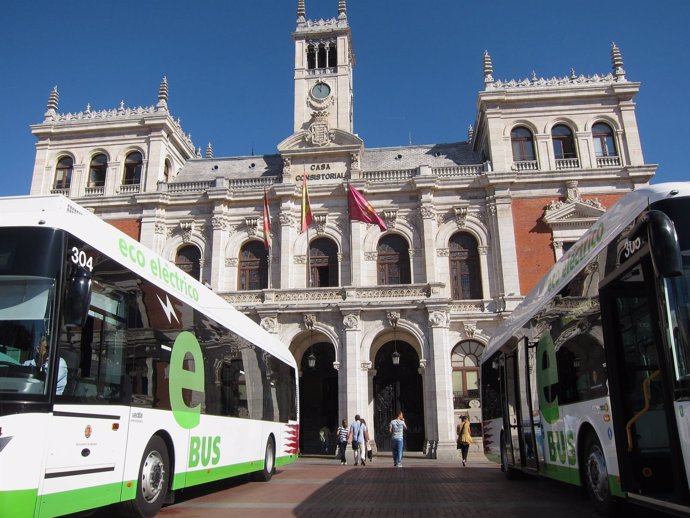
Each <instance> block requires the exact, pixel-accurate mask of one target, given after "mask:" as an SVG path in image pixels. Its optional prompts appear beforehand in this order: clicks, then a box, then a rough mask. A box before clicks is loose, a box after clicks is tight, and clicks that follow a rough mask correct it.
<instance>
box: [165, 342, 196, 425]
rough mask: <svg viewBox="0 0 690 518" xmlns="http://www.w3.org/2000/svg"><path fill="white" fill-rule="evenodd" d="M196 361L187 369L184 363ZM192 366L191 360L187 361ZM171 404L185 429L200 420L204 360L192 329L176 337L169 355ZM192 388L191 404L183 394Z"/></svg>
mask: <svg viewBox="0 0 690 518" xmlns="http://www.w3.org/2000/svg"><path fill="white" fill-rule="evenodd" d="M190 360H191V362H193V366H192V368H193V369H194V370H187V369H186V368H185V363H187V362H189V361H190ZM187 364H188V365H189V363H187ZM168 387H169V389H170V406H171V407H172V412H173V416H175V421H177V424H179V425H180V426H181V427H182V428H186V429H188V430H189V429H191V428H194V427H195V426H197V425H198V424H199V421H200V420H201V403H197V404H196V405H194V401H199V398H198V397H197V394H198V393H201V395H202V398H203V394H204V359H203V357H202V355H201V347H200V346H199V342H198V341H197V339H196V337H195V336H194V335H193V334H192V333H190V332H189V331H182V332H181V333H180V334H179V335H177V338H176V339H175V344H174V345H173V349H172V354H171V355H170V382H169V384H168ZM183 390H189V391H192V393H193V395H192V398H191V404H192V405H193V406H189V405H187V403H185V400H184V398H183V397H182V391H183Z"/></svg>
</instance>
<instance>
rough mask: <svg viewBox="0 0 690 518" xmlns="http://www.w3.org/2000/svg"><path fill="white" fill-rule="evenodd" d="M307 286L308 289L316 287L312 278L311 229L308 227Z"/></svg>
mask: <svg viewBox="0 0 690 518" xmlns="http://www.w3.org/2000/svg"><path fill="white" fill-rule="evenodd" d="M309 226H311V225H309ZM307 284H308V288H313V287H314V283H313V282H312V278H311V246H310V245H309V227H307Z"/></svg>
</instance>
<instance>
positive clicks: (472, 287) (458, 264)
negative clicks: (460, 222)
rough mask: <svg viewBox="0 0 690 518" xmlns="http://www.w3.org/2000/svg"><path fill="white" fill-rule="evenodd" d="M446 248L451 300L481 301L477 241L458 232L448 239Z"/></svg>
mask: <svg viewBox="0 0 690 518" xmlns="http://www.w3.org/2000/svg"><path fill="white" fill-rule="evenodd" d="M448 248H449V257H450V289H451V296H452V297H453V300H468V299H481V298H482V279H481V269H480V268H479V249H478V247H477V240H476V239H475V238H474V237H473V236H471V235H470V234H467V233H466V232H458V233H457V234H454V235H453V236H452V237H451V238H450V242H449V243H448Z"/></svg>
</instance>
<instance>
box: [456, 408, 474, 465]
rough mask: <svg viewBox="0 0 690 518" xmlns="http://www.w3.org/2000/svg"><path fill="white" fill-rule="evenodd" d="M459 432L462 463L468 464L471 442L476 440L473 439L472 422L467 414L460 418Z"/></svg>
mask: <svg viewBox="0 0 690 518" xmlns="http://www.w3.org/2000/svg"><path fill="white" fill-rule="evenodd" d="M457 433H458V450H460V453H461V455H462V465H463V466H467V452H468V451H469V449H470V444H472V443H473V442H474V441H473V440H472V433H471V431H470V422H469V421H468V420H467V416H466V415H464V416H462V417H461V418H460V423H458V428H457Z"/></svg>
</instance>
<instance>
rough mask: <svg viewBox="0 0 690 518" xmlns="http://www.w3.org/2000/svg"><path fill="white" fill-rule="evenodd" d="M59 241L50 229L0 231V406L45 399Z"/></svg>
mask: <svg viewBox="0 0 690 518" xmlns="http://www.w3.org/2000/svg"><path fill="white" fill-rule="evenodd" d="M63 240H64V233H63V232H62V231H60V230H55V229H51V228H2V229H0V400H11V399H18V398H21V399H25V397H26V396H32V395H33V396H43V395H45V394H47V388H46V375H47V373H48V371H49V369H48V365H47V363H46V362H47V361H48V357H49V354H48V353H49V351H48V346H49V344H50V333H51V330H52V329H53V327H54V326H53V321H52V312H53V308H54V297H55V289H56V282H57V281H56V280H57V279H58V278H59V275H60V265H61V262H62V261H61V257H62V247H63Z"/></svg>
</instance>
